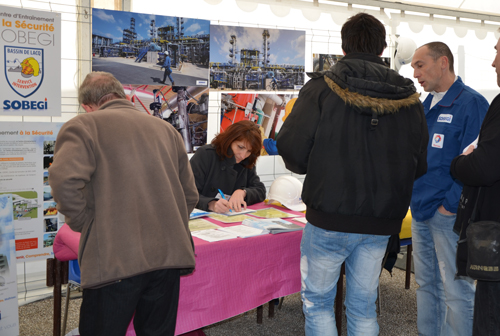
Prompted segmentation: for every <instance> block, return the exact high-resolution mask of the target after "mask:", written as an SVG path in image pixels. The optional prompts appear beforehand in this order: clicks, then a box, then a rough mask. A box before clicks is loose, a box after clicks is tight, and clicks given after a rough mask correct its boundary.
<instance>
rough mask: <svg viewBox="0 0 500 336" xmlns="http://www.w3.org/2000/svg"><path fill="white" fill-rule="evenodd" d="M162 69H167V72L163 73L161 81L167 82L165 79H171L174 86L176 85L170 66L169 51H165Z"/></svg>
mask: <svg viewBox="0 0 500 336" xmlns="http://www.w3.org/2000/svg"><path fill="white" fill-rule="evenodd" d="M161 68H162V69H165V72H164V73H163V80H162V81H161V83H163V84H165V80H166V79H167V76H168V79H170V82H171V83H172V86H174V85H175V83H174V80H173V78H172V69H171V68H170V55H169V52H168V51H165V60H164V61H163V65H162V67H161Z"/></svg>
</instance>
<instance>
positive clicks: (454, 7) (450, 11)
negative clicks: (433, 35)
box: [326, 0, 500, 22]
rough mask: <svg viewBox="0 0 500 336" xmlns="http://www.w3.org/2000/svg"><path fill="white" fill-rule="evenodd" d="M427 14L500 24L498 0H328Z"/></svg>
mask: <svg viewBox="0 0 500 336" xmlns="http://www.w3.org/2000/svg"><path fill="white" fill-rule="evenodd" d="M326 1H327V2H337V3H339V2H342V3H351V4H358V5H363V6H373V7H380V8H387V9H397V10H407V11H414V12H421V13H427V14H436V15H447V16H452V17H464V18H470V19H476V20H487V21H496V22H500V15H499V14H498V13H500V1H498V0H480V1H478V0H440V1H439V4H436V0H415V1H414V0H326Z"/></svg>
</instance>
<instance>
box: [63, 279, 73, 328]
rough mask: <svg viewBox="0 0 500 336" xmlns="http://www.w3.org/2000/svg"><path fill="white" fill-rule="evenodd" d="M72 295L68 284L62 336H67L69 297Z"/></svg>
mask: <svg viewBox="0 0 500 336" xmlns="http://www.w3.org/2000/svg"><path fill="white" fill-rule="evenodd" d="M70 293H71V286H70V284H69V283H68V285H67V287H66V306H65V307H64V319H63V325H62V334H61V335H62V336H64V335H66V323H67V322H68V310H69V309H68V308H69V296H70Z"/></svg>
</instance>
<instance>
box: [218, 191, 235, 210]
mask: <svg viewBox="0 0 500 336" xmlns="http://www.w3.org/2000/svg"><path fill="white" fill-rule="evenodd" d="M217 190H218V191H219V194H220V197H222V199H223V200H226V197H225V196H224V193H223V192H222V190H220V189H217ZM229 212H233V211H232V210H231V209H229Z"/></svg>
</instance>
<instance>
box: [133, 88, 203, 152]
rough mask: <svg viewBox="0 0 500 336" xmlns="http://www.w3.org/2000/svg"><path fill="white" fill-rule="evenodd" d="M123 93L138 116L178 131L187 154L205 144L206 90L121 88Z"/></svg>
mask: <svg viewBox="0 0 500 336" xmlns="http://www.w3.org/2000/svg"><path fill="white" fill-rule="evenodd" d="M123 89H124V90H125V93H126V94H127V96H129V97H130V100H131V102H132V103H133V104H134V105H135V107H136V108H137V109H139V110H140V111H141V112H144V113H147V114H150V115H152V116H154V117H158V118H160V119H163V120H164V121H165V122H168V123H169V124H171V125H172V126H173V127H174V128H175V129H177V130H178V131H179V133H180V134H181V135H182V138H183V140H184V146H185V148H186V151H187V152H188V153H193V152H195V151H196V149H197V148H198V147H201V146H203V145H205V144H206V143H207V117H208V92H209V90H208V88H206V87H200V86H188V87H185V86H174V87H172V86H167V85H165V86H164V85H124V86H123ZM158 140H159V141H161V139H158Z"/></svg>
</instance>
